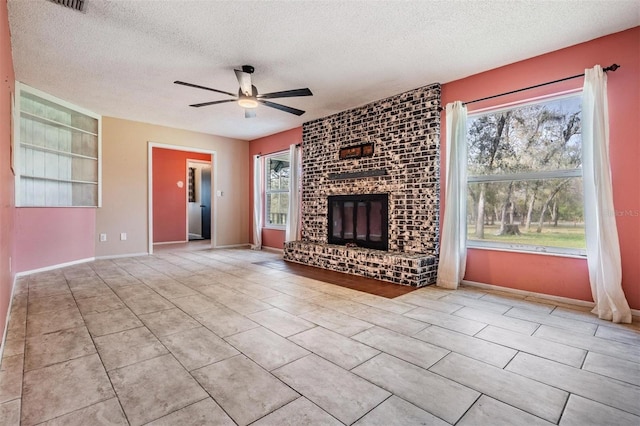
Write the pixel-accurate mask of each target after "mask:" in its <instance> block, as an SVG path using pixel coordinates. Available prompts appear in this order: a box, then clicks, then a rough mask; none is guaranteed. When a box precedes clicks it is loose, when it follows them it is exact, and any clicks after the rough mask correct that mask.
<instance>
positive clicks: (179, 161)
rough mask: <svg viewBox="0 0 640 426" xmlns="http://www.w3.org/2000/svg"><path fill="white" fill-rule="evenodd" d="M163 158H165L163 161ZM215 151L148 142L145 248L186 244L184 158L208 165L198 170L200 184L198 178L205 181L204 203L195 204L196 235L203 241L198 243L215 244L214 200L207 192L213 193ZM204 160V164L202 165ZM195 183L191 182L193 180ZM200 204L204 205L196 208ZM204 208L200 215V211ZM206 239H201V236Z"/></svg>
mask: <svg viewBox="0 0 640 426" xmlns="http://www.w3.org/2000/svg"><path fill="white" fill-rule="evenodd" d="M167 157H169V159H168V160H167ZM216 157H217V156H216V152H215V151H211V150H206V149H200V148H191V147H186V146H176V145H167V144H162V143H156V142H149V144H148V162H149V168H148V250H149V254H152V253H153V247H154V245H157V246H160V245H164V244H176V243H182V244H185V243H188V240H189V221H188V206H189V204H190V203H189V202H188V191H189V176H188V173H189V168H188V167H187V163H188V160H191V161H197V162H201V163H202V164H204V165H208V169H207V170H206V171H205V172H204V173H200V187H202V177H203V175H204V180H205V185H204V186H205V191H206V193H205V194H200V193H201V191H198V193H199V194H200V195H201V197H202V195H204V197H205V199H206V200H207V201H208V202H207V203H206V204H205V203H200V204H197V206H198V208H199V209H200V216H199V217H200V229H199V235H200V236H201V238H203V240H200V241H198V243H199V244H207V245H208V246H209V247H211V248H214V247H216V227H215V224H216V218H217V208H216V203H214V202H212V201H213V200H211V198H212V197H211V194H212V193H215V190H216V185H217V179H216V173H217V169H216V166H215V164H216ZM205 163H206V164H205ZM194 183H195V182H194ZM200 205H204V206H205V207H202V208H201V207H199V206H200ZM203 211H204V214H203ZM203 233H204V236H208V237H209V238H208V239H206V240H205V239H204V236H203Z"/></svg>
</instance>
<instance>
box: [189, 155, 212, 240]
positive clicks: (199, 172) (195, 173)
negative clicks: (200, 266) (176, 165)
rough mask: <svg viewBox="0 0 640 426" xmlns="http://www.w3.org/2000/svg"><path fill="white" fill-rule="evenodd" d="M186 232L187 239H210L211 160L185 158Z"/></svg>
mask: <svg viewBox="0 0 640 426" xmlns="http://www.w3.org/2000/svg"><path fill="white" fill-rule="evenodd" d="M187 171H188V176H187V182H188V185H189V189H188V191H187V233H188V240H189V241H197V240H209V239H211V162H210V161H201V160H192V159H188V160H187Z"/></svg>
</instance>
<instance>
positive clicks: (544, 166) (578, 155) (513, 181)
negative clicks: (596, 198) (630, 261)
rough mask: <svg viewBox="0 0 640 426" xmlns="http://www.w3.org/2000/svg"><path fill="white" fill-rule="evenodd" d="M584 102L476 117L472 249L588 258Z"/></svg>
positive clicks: (472, 127)
mask: <svg viewBox="0 0 640 426" xmlns="http://www.w3.org/2000/svg"><path fill="white" fill-rule="evenodd" d="M580 116H581V97H580V96H579V95H571V96H565V97H556V98H553V99H551V100H549V99H547V100H545V101H543V102H536V103H530V104H526V105H520V106H518V107H514V108H510V109H501V110H494V111H491V112H483V113H480V114H471V115H470V116H469V120H468V126H467V132H468V134H467V140H468V176H469V177H468V185H467V230H468V235H467V242H468V245H469V246H470V247H493V248H504V249H511V250H523V251H539V252H550V253H561V254H584V253H585V246H586V245H585V234H584V214H583V203H582V169H581V163H582V138H581V126H580V118H581V117H580Z"/></svg>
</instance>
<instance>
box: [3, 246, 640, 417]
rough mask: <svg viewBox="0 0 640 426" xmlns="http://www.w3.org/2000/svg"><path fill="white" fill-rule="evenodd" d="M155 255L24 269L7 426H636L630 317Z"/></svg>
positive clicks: (637, 360)
mask: <svg viewBox="0 0 640 426" xmlns="http://www.w3.org/2000/svg"><path fill="white" fill-rule="evenodd" d="M279 258H280V256H279V255H277V254H274V253H268V252H254V251H251V250H242V249H234V250H195V251H160V252H158V253H157V254H155V255H153V256H144V257H133V258H122V259H114V260H98V261H95V262H90V263H84V264H80V265H75V266H71V267H67V268H63V269H58V270H54V271H48V272H43V273H38V274H34V275H31V276H27V277H22V278H20V279H19V280H18V282H17V288H16V291H15V294H14V300H13V307H12V312H11V319H10V323H9V328H8V339H7V341H6V346H5V349H4V355H3V359H2V364H1V366H0V423H1V424H2V425H3V426H11V425H18V424H22V425H35V424H46V425H120V424H121V425H127V424H130V425H143V424H150V425H189V424H193V425H196V424H198V425H209V424H210V425H249V424H252V425H295V426H299V425H341V424H345V425H351V424H354V425H384V426H387V425H417V424H428V425H465V426H468V425H551V424H557V425H562V426H569V425H580V426H583V425H634V426H638V425H640V324H638V323H634V324H631V325H618V324H612V323H610V322H606V321H601V320H598V319H597V318H596V317H594V316H593V315H591V314H590V313H589V312H588V310H587V309H586V308H580V307H576V306H571V305H566V304H554V303H552V302H549V301H545V300H541V299H536V298H533V297H519V296H515V295H513V294H507V293H502V292H497V291H484V290H479V289H476V288H472V287H462V288H460V289H458V290H456V291H447V290H443V289H439V288H431V287H428V288H423V289H419V290H416V291H414V292H411V293H407V294H404V295H401V296H399V297H396V298H394V299H388V298H384V297H379V296H374V295H371V294H366V293H362V292H360V291H357V290H354V289H350V288H344V287H339V286H336V285H333V284H328V283H326V282H323V281H320V280H317V279H312V278H308V277H302V276H298V275H295V274H293V273H291V271H286V270H278V269H274V268H269V267H266V266H264V265H261V264H259V262H270V261H277V260H278V259H279Z"/></svg>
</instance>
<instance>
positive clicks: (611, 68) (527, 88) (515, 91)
mask: <svg viewBox="0 0 640 426" xmlns="http://www.w3.org/2000/svg"><path fill="white" fill-rule="evenodd" d="M618 68H620V65H618V64H613V65H610V66H608V67H606V68H604V69H603V71H604V72H607V71H615V70H617V69H618ZM578 77H584V73H582V74H576V75H572V76H571V77H565V78H561V79H559V80H553V81H548V82H546V83H540V84H536V85H534V86H529V87H524V88H522V89H516V90H512V91H510V92H505V93H500V94H498V95H493V96H487V97H485V98H480V99H474V100H472V101H467V102H463V104H464V105H469V104H473V103H476V102H481V101H486V100H488V99H493V98H499V97H501V96H506V95H511V94H513V93H518V92H524V91H525V90H531V89H537V88H538V87H542V86H548V85H550V84H555V83H560V82H562V81H566V80H572V79H574V78H578ZM443 109H444V108H442V107H440V111H442V110H443Z"/></svg>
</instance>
